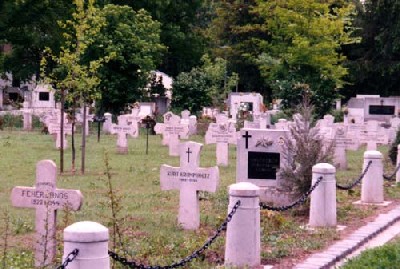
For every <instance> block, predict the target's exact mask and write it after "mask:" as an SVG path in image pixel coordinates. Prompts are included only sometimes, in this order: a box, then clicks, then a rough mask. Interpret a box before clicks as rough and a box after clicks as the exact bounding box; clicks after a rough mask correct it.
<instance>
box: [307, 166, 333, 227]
mask: <svg viewBox="0 0 400 269" xmlns="http://www.w3.org/2000/svg"><path fill="white" fill-rule="evenodd" d="M335 173H336V168H335V167H334V166H333V165H331V164H329V163H318V164H316V165H314V166H313V168H312V185H314V184H315V182H317V180H318V179H319V177H321V176H322V177H323V179H322V181H321V182H320V183H319V185H318V186H317V187H316V188H315V189H314V191H313V192H312V193H311V205H310V220H309V226H311V227H335V226H336V178H335Z"/></svg>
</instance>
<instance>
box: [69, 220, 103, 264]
mask: <svg viewBox="0 0 400 269" xmlns="http://www.w3.org/2000/svg"><path fill="white" fill-rule="evenodd" d="M108 237H109V235H108V229H107V228H106V227H104V226H103V225H101V224H99V223H97V222H92V221H81V222H76V223H74V224H72V225H70V226H68V227H67V228H65V229H64V256H63V261H64V260H65V259H66V258H67V255H68V254H69V253H71V251H73V250H74V249H78V250H79V254H78V256H77V257H76V258H75V260H73V261H72V262H70V263H69V264H68V269H92V268H96V269H110V257H109V256H108Z"/></svg>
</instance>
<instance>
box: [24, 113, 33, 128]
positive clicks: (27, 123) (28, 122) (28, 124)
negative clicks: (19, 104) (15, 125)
mask: <svg viewBox="0 0 400 269" xmlns="http://www.w3.org/2000/svg"><path fill="white" fill-rule="evenodd" d="M23 114H24V115H23V117H24V131H32V113H31V112H30V111H29V110H24V112H23Z"/></svg>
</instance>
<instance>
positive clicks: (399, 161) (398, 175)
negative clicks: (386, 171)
mask: <svg viewBox="0 0 400 269" xmlns="http://www.w3.org/2000/svg"><path fill="white" fill-rule="evenodd" d="M399 165H400V144H399V145H397V160H396V168H397V167H398V166H399ZM396 183H400V169H399V170H397V172H396Z"/></svg>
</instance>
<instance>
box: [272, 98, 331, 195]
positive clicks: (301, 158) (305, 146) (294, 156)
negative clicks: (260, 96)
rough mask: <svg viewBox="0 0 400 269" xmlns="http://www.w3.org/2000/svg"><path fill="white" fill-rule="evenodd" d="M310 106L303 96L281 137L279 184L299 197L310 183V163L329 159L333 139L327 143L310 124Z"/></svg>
mask: <svg viewBox="0 0 400 269" xmlns="http://www.w3.org/2000/svg"><path fill="white" fill-rule="evenodd" d="M313 109H314V108H313V106H312V105H311V103H310V101H309V99H308V98H307V96H305V98H304V101H303V104H302V106H301V107H299V108H298V111H299V113H298V114H295V115H294V116H293V122H294V125H293V126H290V127H289V131H290V135H289V136H288V137H285V143H284V148H285V153H284V159H285V161H286V162H287V163H286V165H284V166H283V167H282V168H281V169H280V170H279V175H280V177H281V178H282V179H283V180H282V182H284V183H282V186H281V187H282V188H283V189H285V190H287V191H292V192H293V194H294V196H295V197H296V198H297V197H300V196H301V195H302V194H304V193H305V192H306V191H308V190H309V189H310V187H311V181H312V167H313V166H314V165H315V164H317V163H324V162H327V163H329V162H331V161H332V158H333V147H334V145H333V143H330V144H327V143H326V141H324V140H323V138H322V137H321V135H320V133H319V128H318V127H316V126H314V125H315V122H314V120H313Z"/></svg>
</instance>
